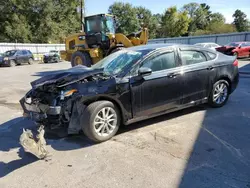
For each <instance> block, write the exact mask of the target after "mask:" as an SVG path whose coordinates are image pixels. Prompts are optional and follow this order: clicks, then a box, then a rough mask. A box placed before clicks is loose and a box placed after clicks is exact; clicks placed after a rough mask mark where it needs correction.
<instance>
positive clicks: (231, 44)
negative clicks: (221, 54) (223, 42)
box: [227, 42, 240, 47]
mask: <svg viewBox="0 0 250 188" xmlns="http://www.w3.org/2000/svg"><path fill="white" fill-rule="evenodd" d="M239 45H240V44H239V43H235V42H231V43H229V44H228V45H227V46H233V47H238V46H239Z"/></svg>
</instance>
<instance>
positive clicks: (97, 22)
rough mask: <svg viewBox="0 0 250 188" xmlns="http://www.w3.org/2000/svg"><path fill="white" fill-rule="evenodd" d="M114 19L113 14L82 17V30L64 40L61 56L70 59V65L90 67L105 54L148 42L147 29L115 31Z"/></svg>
mask: <svg viewBox="0 0 250 188" xmlns="http://www.w3.org/2000/svg"><path fill="white" fill-rule="evenodd" d="M115 25H116V21H115V17H114V16H113V15H109V14H98V15H94V16H88V17H85V18H84V32H81V33H75V34H72V35H70V36H68V37H67V38H66V40H65V48H66V49H65V51H61V52H60V53H61V58H62V59H64V60H66V61H71V64H72V66H76V65H85V66H88V67H90V66H91V65H92V64H95V63H97V62H98V61H99V60H101V59H102V58H104V57H105V56H107V55H109V54H111V53H113V52H115V51H118V50H120V49H121V48H127V47H131V46H137V45H143V44H147V42H148V30H147V28H142V30H141V31H140V32H137V33H132V34H130V35H127V36H125V35H124V34H122V33H116V32H115V29H116V26H115Z"/></svg>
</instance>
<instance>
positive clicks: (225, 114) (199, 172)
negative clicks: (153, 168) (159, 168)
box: [179, 65, 250, 188]
mask: <svg viewBox="0 0 250 188" xmlns="http://www.w3.org/2000/svg"><path fill="white" fill-rule="evenodd" d="M246 66H249V65H246ZM241 69H246V67H242V68H241ZM249 86H250V78H241V79H240V83H239V87H238V88H237V89H236V91H235V92H234V93H233V94H232V95H231V98H230V100H229V101H228V104H227V105H226V106H224V107H223V108H219V109H208V110H207V111H206V115H205V117H204V120H203V123H202V125H201V128H200V131H199V134H198V136H197V138H196V140H195V142H194V145H193V150H192V152H191V155H190V158H189V160H188V162H187V165H186V168H185V170H184V172H183V175H182V178H181V179H180V182H179V187H180V188H186V187H192V188H196V187H197V188H200V187H207V188H210V187H220V188H228V187H240V188H249V187H250V170H249V169H250V145H249V143H250V87H249Z"/></svg>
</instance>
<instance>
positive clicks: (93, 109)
mask: <svg viewBox="0 0 250 188" xmlns="http://www.w3.org/2000/svg"><path fill="white" fill-rule="evenodd" d="M81 118H82V122H83V123H82V129H83V132H84V134H85V135H86V136H87V137H88V138H89V139H90V140H92V141H94V142H97V143H99V142H104V141H107V140H109V139H110V138H112V137H113V136H114V135H115V134H116V132H117V131H118V129H119V126H120V112H119V110H118V108H117V107H116V106H115V105H114V104H113V103H112V102H110V101H97V102H94V103H91V104H90V105H88V107H87V108H86V109H85V112H84V113H83V115H82V117H81Z"/></svg>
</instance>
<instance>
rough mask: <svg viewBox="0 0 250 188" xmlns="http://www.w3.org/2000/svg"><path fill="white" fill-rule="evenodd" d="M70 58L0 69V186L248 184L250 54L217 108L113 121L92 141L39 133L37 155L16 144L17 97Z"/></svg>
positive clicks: (19, 124)
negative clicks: (114, 127) (40, 155)
mask: <svg viewBox="0 0 250 188" xmlns="http://www.w3.org/2000/svg"><path fill="white" fill-rule="evenodd" d="M69 67H70V64H69V63H67V62H61V63H58V64H34V65H23V66H17V67H14V68H0V87H1V89H0V91H1V92H0V109H1V110H0V187H1V188H12V187H13V188H14V187H15V188H26V187H27V188H28V187H49V188H51V187H60V188H67V187H81V188H82V187H91V188H95V187H98V188H101V187H105V188H110V187H119V188H122V187H147V188H148V187H152V188H158V187H163V188H168V187H169V188H175V187H181V188H182V187H185V188H186V187H187V188H196V187H197V188H201V187H208V188H211V187H222V188H229V187H234V188H249V187H250V60H248V59H243V60H241V61H240V71H241V73H242V74H241V77H240V83H239V86H238V88H237V90H236V91H235V92H234V93H233V94H232V95H231V97H230V99H229V101H228V104H227V105H226V106H224V107H223V108H219V109H213V108H210V107H208V106H207V105H203V106H199V107H195V108H190V109H186V110H182V111H180V112H175V113H171V114H168V115H164V116H160V117H157V118H154V119H150V120H146V121H143V122H140V123H136V124H132V125H129V126H124V127H121V128H120V130H119V133H118V135H117V136H115V137H114V138H113V139H111V140H110V141H107V142H105V143H101V144H93V143H91V142H90V141H88V140H87V138H86V137H85V136H75V137H69V138H64V139H56V138H47V144H48V146H47V148H48V150H49V152H50V156H49V157H48V158H47V159H46V160H37V159H36V158H35V157H33V156H32V155H30V154H28V153H25V152H24V151H23V149H22V148H20V144H19V136H20V134H21V133H22V129H23V128H29V129H35V125H34V124H33V123H32V122H31V121H29V120H27V119H25V118H23V117H22V111H21V108H20V106H19V104H18V101H19V99H20V98H21V97H22V96H23V95H24V94H25V93H26V92H27V91H28V90H29V89H30V88H31V86H30V82H31V81H32V80H35V79H37V78H39V77H40V76H43V75H46V74H50V73H52V72H54V71H56V70H59V69H67V68H69Z"/></svg>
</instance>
